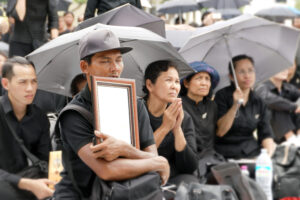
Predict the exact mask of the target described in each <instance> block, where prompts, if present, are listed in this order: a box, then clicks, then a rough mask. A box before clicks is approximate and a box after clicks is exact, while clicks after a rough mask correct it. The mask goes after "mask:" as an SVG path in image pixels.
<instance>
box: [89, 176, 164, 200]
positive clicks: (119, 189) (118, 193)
mask: <svg viewBox="0 0 300 200" xmlns="http://www.w3.org/2000/svg"><path fill="white" fill-rule="evenodd" d="M160 183H161V180H160V176H159V174H158V173H157V172H148V173H146V174H143V175H141V176H139V177H136V178H132V179H128V180H125V181H103V180H101V179H99V178H96V179H95V181H94V184H93V190H92V195H91V197H90V199H91V200H104V199H105V200H131V199H132V200H162V199H163V192H162V190H161V188H160Z"/></svg>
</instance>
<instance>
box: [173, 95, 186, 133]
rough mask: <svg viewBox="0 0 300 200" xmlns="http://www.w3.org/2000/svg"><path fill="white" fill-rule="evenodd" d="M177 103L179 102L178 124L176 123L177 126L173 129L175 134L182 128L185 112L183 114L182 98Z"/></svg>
mask: <svg viewBox="0 0 300 200" xmlns="http://www.w3.org/2000/svg"><path fill="white" fill-rule="evenodd" d="M176 101H177V112H176V123H175V126H174V128H173V133H174V132H176V130H178V129H180V128H181V124H182V120H183V118H184V112H183V108H182V101H181V99H180V98H178V99H177V100H176Z"/></svg>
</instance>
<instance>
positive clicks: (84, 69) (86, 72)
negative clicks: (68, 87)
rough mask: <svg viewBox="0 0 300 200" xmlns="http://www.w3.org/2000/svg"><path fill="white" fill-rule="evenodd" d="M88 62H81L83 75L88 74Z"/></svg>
mask: <svg viewBox="0 0 300 200" xmlns="http://www.w3.org/2000/svg"><path fill="white" fill-rule="evenodd" d="M88 67H89V65H88V62H87V61H85V60H81V61H80V69H81V71H82V72H83V73H85V74H88Z"/></svg>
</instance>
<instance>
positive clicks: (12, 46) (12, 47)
mask: <svg viewBox="0 0 300 200" xmlns="http://www.w3.org/2000/svg"><path fill="white" fill-rule="evenodd" d="M33 50H34V48H33V45H32V44H28V43H23V42H16V41H10V43H9V52H8V55H9V57H12V56H22V57H24V56H26V55H27V54H29V53H30V52H32V51H33Z"/></svg>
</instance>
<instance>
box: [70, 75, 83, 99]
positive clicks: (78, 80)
mask: <svg viewBox="0 0 300 200" xmlns="http://www.w3.org/2000/svg"><path fill="white" fill-rule="evenodd" d="M83 81H86V76H85V74H84V73H81V74H78V75H76V76H75V77H74V78H73V79H72V82H71V88H70V92H71V94H72V96H75V95H76V94H77V93H78V92H80V91H79V89H78V87H77V85H78V84H79V83H81V82H83Z"/></svg>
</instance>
